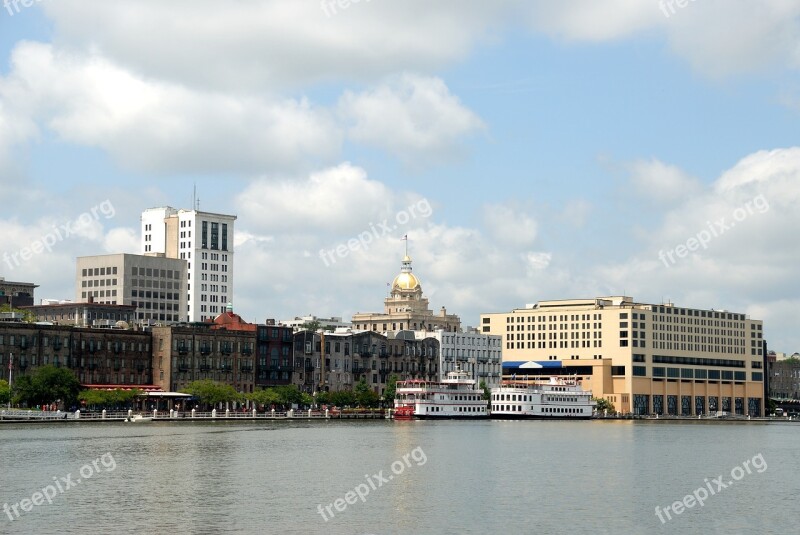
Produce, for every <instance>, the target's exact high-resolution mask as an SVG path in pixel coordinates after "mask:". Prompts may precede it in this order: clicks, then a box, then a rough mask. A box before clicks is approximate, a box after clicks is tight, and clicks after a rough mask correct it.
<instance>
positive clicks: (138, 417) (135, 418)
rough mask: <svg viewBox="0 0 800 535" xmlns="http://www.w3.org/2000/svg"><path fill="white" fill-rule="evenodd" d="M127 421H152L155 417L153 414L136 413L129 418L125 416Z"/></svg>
mask: <svg viewBox="0 0 800 535" xmlns="http://www.w3.org/2000/svg"><path fill="white" fill-rule="evenodd" d="M125 421H126V422H131V423H142V422H152V421H153V417H152V416H142V415H141V414H134V415H133V416H128V417H127V418H125Z"/></svg>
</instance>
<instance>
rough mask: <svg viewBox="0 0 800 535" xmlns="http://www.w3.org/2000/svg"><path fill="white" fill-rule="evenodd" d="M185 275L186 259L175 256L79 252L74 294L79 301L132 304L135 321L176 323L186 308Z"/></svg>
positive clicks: (142, 322)
mask: <svg viewBox="0 0 800 535" xmlns="http://www.w3.org/2000/svg"><path fill="white" fill-rule="evenodd" d="M186 277H187V273H186V262H185V261H183V260H176V259H174V258H165V257H163V256H142V255H135V254H125V253H119V254H109V255H98V256H80V257H78V259H77V263H76V271H75V297H76V300H77V301H78V302H80V303H89V302H92V303H101V304H109V305H132V306H134V307H136V312H135V318H134V321H135V322H136V323H140V324H157V323H175V322H178V321H180V320H181V311H182V310H185V309H186V285H187V280H186ZM76 308H77V307H76Z"/></svg>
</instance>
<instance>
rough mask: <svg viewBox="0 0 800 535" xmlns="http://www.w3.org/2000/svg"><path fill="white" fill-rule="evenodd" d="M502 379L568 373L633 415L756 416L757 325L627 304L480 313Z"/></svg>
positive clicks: (549, 305)
mask: <svg viewBox="0 0 800 535" xmlns="http://www.w3.org/2000/svg"><path fill="white" fill-rule="evenodd" d="M481 331H482V332H483V333H486V334H496V335H500V336H502V337H503V361H504V373H505V374H507V375H510V374H514V375H515V376H516V377H517V378H519V377H520V375H573V376H577V377H578V378H579V379H581V380H582V383H583V386H584V388H587V389H591V390H592V392H593V394H594V396H595V397H602V398H606V399H608V400H609V401H611V402H612V403H613V404H614V408H615V409H616V410H617V411H620V412H623V413H634V414H665V415H686V416H689V415H692V416H695V415H700V414H709V413H712V414H716V413H718V412H726V413H730V414H741V415H748V414H749V415H752V416H760V415H762V414H764V382H763V381H764V373H763V372H764V354H763V353H764V350H763V346H764V340H763V323H762V322H761V321H759V320H753V319H750V318H748V317H747V316H746V315H745V314H740V313H733V312H728V311H723V310H703V309H695V308H684V307H678V306H675V305H673V304H672V303H666V304H660V305H655V304H645V303H637V302H634V300H633V299H632V298H630V297H625V296H616V297H597V298H594V299H570V300H559V301H541V302H539V303H536V304H532V305H527V306H526V307H525V308H520V309H514V310H512V311H511V312H506V313H491V314H482V315H481Z"/></svg>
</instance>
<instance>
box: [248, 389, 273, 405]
mask: <svg viewBox="0 0 800 535" xmlns="http://www.w3.org/2000/svg"><path fill="white" fill-rule="evenodd" d="M246 397H247V399H249V400H250V401H252V402H253V403H256V404H258V405H263V406H264V407H269V406H271V405H277V404H279V403H280V402H281V399H280V396H279V395H278V393H277V392H275V390H273V389H272V388H266V389H263V390H256V391H255V392H252V393H250V394H247V396H246Z"/></svg>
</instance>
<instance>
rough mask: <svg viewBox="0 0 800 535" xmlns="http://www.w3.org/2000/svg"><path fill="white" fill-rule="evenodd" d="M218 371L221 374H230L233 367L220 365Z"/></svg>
mask: <svg viewBox="0 0 800 535" xmlns="http://www.w3.org/2000/svg"><path fill="white" fill-rule="evenodd" d="M219 371H221V372H231V371H233V366H232V365H230V364H221V365H220V367H219Z"/></svg>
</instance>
